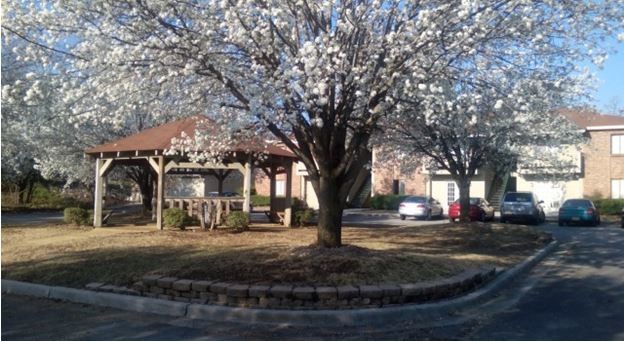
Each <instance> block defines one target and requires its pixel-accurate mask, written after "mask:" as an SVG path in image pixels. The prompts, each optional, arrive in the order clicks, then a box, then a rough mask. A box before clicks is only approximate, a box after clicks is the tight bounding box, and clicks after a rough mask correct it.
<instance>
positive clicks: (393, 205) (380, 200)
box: [370, 195, 409, 210]
mask: <svg viewBox="0 0 624 342" xmlns="http://www.w3.org/2000/svg"><path fill="white" fill-rule="evenodd" d="M407 197H409V196H406V195H376V196H373V197H371V199H370V206H371V208H373V209H385V210H398V209H399V204H400V203H401V202H403V200H404V199H406V198H407Z"/></svg>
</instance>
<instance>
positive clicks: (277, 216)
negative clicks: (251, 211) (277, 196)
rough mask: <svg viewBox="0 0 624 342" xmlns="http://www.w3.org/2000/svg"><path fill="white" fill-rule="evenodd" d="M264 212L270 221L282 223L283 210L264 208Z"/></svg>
mask: <svg viewBox="0 0 624 342" xmlns="http://www.w3.org/2000/svg"><path fill="white" fill-rule="evenodd" d="M264 214H265V215H266V216H267V217H268V218H269V221H270V222H272V223H279V224H284V218H285V217H286V213H285V212H283V211H271V210H266V211H265V212H264Z"/></svg>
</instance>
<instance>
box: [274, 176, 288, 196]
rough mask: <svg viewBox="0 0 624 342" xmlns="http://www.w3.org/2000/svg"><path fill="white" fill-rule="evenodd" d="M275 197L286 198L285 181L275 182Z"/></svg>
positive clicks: (277, 180) (278, 180)
mask: <svg viewBox="0 0 624 342" xmlns="http://www.w3.org/2000/svg"><path fill="white" fill-rule="evenodd" d="M275 197H286V180H285V179H276V180H275Z"/></svg>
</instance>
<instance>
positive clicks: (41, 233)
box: [2, 223, 548, 287]
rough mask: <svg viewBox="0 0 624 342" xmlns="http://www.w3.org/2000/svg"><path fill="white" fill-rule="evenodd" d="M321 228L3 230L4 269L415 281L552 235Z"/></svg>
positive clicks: (506, 256) (26, 274)
mask: <svg viewBox="0 0 624 342" xmlns="http://www.w3.org/2000/svg"><path fill="white" fill-rule="evenodd" d="M315 239H316V230H315V228H314V227H310V228H297V229H285V228H281V227H276V226H272V225H254V226H253V227H252V228H251V230H250V231H247V232H243V233H234V232H232V231H229V230H225V229H222V230H216V231H214V232H208V231H199V230H198V231H189V230H187V231H180V230H164V231H156V230H155V229H154V228H153V226H135V225H124V226H117V227H109V228H99V229H83V228H78V227H71V226H67V225H50V226H45V227H16V228H7V227H3V228H2V277H3V278H6V279H15V280H22V281H31V282H36V283H45V284H52V285H64V286H72V287H83V286H84V285H85V284H87V283H89V282H93V281H103V282H108V283H114V284H117V285H129V284H132V283H133V282H135V281H137V280H139V279H141V277H142V276H144V275H145V274H150V273H156V274H163V275H171V276H177V277H181V278H190V279H211V280H217V279H218V280H224V281H238V282H248V283H257V282H260V283H262V282H273V283H279V282H288V283H296V284H301V283H315V284H328V285H329V284H331V285H336V284H364V283H386V282H416V281H422V280H429V279H434V278H439V277H445V276H449V275H452V274H455V273H458V272H460V271H461V270H462V269H464V268H467V267H473V266H478V265H494V266H502V267H508V266H510V265H512V264H514V263H517V262H518V261H520V260H522V259H523V258H525V257H526V256H528V255H530V254H532V253H533V252H534V251H535V250H536V249H537V248H540V247H542V246H543V245H544V243H545V242H546V241H547V240H548V237H547V236H546V235H544V234H543V233H539V232H537V231H536V230H534V229H532V228H528V227H524V226H516V225H502V224H486V225H483V224H481V223H474V224H469V225H451V224H444V225H436V226H428V227H400V228H344V229H343V243H345V244H346V245H347V247H345V248H340V249H335V250H319V249H317V248H315V247H314V246H311V245H312V244H313V243H314V242H315Z"/></svg>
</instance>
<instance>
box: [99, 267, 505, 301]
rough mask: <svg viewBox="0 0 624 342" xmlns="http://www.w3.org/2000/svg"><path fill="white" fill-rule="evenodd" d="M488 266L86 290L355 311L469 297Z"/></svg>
mask: <svg viewBox="0 0 624 342" xmlns="http://www.w3.org/2000/svg"><path fill="white" fill-rule="evenodd" d="M495 272H496V270H495V269H494V268H492V267H488V268H479V269H471V270H466V271H464V272H462V273H460V274H458V275H455V276H453V277H450V278H446V279H441V280H438V281H427V282H419V283H408V284H379V285H375V284H363V285H343V286H313V285H290V284H241V283H228V282H221V281H210V280H190V279H178V278H175V277H165V276H161V275H148V276H145V277H143V281H142V282H138V283H135V284H134V286H133V288H132V289H127V288H121V287H116V286H112V285H106V284H104V283H91V284H88V285H87V288H88V289H90V290H94V291H108V292H116V293H123V294H132V295H142V296H145V297H152V298H159V299H165V300H175V301H180V302H185V303H195V304H213V305H223V306H234V307H246V308H267V309H291V310H292V309H296V310H322V309H357V308H375V307H384V306H393V305H401V304H407V303H424V302H429V301H433V300H441V299H445V298H451V297H455V296H458V295H461V294H463V293H466V292H469V291H471V290H473V289H475V288H477V287H478V286H481V285H482V284H484V283H485V282H487V281H488V280H490V279H491V278H493V277H494V275H495Z"/></svg>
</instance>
